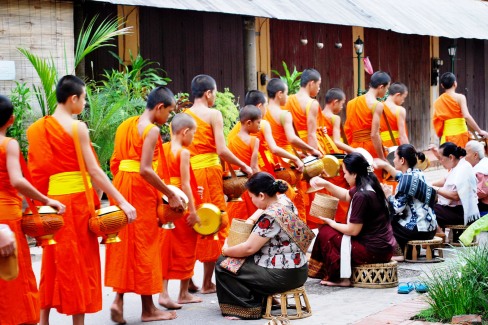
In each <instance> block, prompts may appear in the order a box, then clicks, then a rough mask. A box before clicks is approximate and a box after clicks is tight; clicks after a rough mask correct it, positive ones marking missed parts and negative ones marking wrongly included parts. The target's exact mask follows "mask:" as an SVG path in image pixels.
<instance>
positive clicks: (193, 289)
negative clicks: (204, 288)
mask: <svg viewBox="0 0 488 325" xmlns="http://www.w3.org/2000/svg"><path fill="white" fill-rule="evenodd" d="M198 290H200V288H199V287H197V286H196V285H195V283H193V279H190V284H189V285H188V291H189V292H191V293H195V292H198Z"/></svg>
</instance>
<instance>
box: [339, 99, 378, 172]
mask: <svg viewBox="0 0 488 325" xmlns="http://www.w3.org/2000/svg"><path fill="white" fill-rule="evenodd" d="M377 104H378V102H376V103H375V104H374V105H373V107H371V108H370V107H368V105H367V103H366V95H362V96H359V97H356V98H354V99H351V100H350V101H349V102H348V103H347V107H346V115H347V117H346V121H345V122H344V133H345V134H346V137H347V140H348V142H349V145H350V146H351V147H353V148H364V149H366V150H367V151H368V152H369V153H370V154H371V156H372V157H373V158H378V154H377V153H376V150H375V148H374V145H373V140H371V127H372V125H373V114H374V109H375V108H376V105H377ZM375 174H376V177H378V180H380V181H381V179H382V178H383V176H382V170H376V171H375Z"/></svg>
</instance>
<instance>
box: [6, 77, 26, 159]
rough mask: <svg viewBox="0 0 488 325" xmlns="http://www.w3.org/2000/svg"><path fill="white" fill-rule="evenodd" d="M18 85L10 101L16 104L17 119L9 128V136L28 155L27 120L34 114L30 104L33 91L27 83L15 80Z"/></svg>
mask: <svg viewBox="0 0 488 325" xmlns="http://www.w3.org/2000/svg"><path fill="white" fill-rule="evenodd" d="M15 84H16V86H15V88H14V89H12V92H11V94H10V101H11V102H12V104H13V106H14V115H15V121H14V124H12V125H11V126H10V127H9V128H8V130H7V136H8V137H12V138H14V139H16V140H17V141H18V142H19V146H20V150H21V152H22V154H23V155H24V157H27V147H28V143H27V138H26V135H25V130H26V128H25V122H26V120H28V119H29V117H30V116H31V114H32V107H31V105H30V104H29V102H30V97H31V92H30V89H29V87H27V85H26V84H25V83H19V82H15Z"/></svg>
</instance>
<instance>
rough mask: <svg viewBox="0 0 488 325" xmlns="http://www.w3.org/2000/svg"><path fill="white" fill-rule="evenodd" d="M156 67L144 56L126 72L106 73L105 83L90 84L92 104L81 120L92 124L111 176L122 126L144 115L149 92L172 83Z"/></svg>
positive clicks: (94, 139) (126, 67) (134, 60)
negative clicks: (116, 139)
mask: <svg viewBox="0 0 488 325" xmlns="http://www.w3.org/2000/svg"><path fill="white" fill-rule="evenodd" d="M152 64H153V62H151V61H148V60H144V59H143V58H142V57H141V56H140V55H138V56H137V57H135V58H134V57H132V56H131V62H130V64H129V65H124V66H123V68H122V71H118V70H115V69H112V70H106V71H105V73H104V74H103V80H102V81H101V82H99V83H96V82H90V83H88V84H87V87H86V93H87V103H88V104H87V107H86V109H85V110H84V111H83V113H82V114H81V118H82V119H83V120H84V121H85V122H86V123H87V124H88V127H89V129H90V137H91V140H92V142H93V145H94V147H95V151H96V152H97V155H98V159H99V161H100V164H101V166H102V168H103V169H104V170H105V172H106V173H107V174H108V175H110V168H109V165H110V157H111V155H112V152H113V149H114V138H115V132H116V131H117V128H118V126H119V125H120V124H121V123H122V122H123V121H124V120H125V119H127V118H129V117H131V116H136V115H140V114H142V112H143V111H144V109H145V108H146V98H147V95H148V94H149V92H150V91H151V90H152V89H153V88H155V87H157V86H160V85H165V84H166V83H167V82H169V81H170V80H171V79H169V78H167V77H163V76H162V75H164V74H165V72H164V70H162V69H159V68H157V69H154V68H149V66H151V65H152Z"/></svg>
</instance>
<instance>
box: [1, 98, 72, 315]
mask: <svg viewBox="0 0 488 325" xmlns="http://www.w3.org/2000/svg"><path fill="white" fill-rule="evenodd" d="M13 111H14V107H13V105H12V103H11V102H10V100H8V98H7V97H4V96H1V95H0V211H2V212H1V213H0V224H4V225H7V226H9V228H10V229H11V230H12V231H13V233H14V236H15V242H16V243H17V244H16V247H17V261H18V268H19V273H18V275H17V278H15V279H13V280H11V281H4V280H1V279H0V288H1V289H0V323H1V324H5V325H16V324H34V323H38V322H39V311H40V304H39V292H38V291H37V283H36V278H35V276H34V272H33V271H32V262H31V255H30V251H29V245H28V244H27V240H26V238H25V235H24V233H23V232H22V229H21V220H22V198H21V197H20V196H19V194H18V193H20V194H22V195H24V196H26V197H28V198H32V199H34V200H37V201H39V202H42V204H43V205H49V206H51V207H53V208H55V209H57V210H58V213H61V214H62V213H64V211H65V208H66V207H65V206H64V205H63V204H62V203H61V202H59V201H56V200H52V199H50V198H48V197H47V196H45V195H43V194H42V193H40V192H39V191H38V190H37V189H36V188H35V187H34V186H32V185H31V184H30V183H29V182H28V181H27V180H26V179H25V178H24V177H23V175H22V171H21V164H20V159H22V161H23V159H24V157H22V156H21V154H20V150H19V143H18V142H17V141H16V140H15V139H12V138H9V137H7V136H6V134H7V129H8V128H9V127H10V126H11V125H12V124H13V123H14V116H13ZM24 166H25V165H24ZM0 251H1V254H0V256H1V257H7V256H9V255H10V254H9V252H8V251H7V252H4V249H3V247H1V249H0ZM10 253H11V254H14V251H13V247H12V251H11V252H10Z"/></svg>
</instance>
